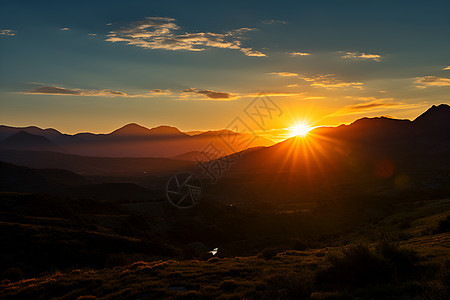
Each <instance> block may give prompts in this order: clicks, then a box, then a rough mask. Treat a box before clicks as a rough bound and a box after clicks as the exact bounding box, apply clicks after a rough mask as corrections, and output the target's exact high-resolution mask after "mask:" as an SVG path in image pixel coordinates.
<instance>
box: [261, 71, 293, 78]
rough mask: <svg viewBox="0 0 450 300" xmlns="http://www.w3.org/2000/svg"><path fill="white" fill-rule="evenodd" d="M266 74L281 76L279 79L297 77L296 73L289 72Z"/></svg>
mask: <svg viewBox="0 0 450 300" xmlns="http://www.w3.org/2000/svg"><path fill="white" fill-rule="evenodd" d="M267 74H271V75H278V76H281V77H293V76H298V74H297V73H291V72H271V73H267Z"/></svg>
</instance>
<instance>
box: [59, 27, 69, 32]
mask: <svg viewBox="0 0 450 300" xmlns="http://www.w3.org/2000/svg"><path fill="white" fill-rule="evenodd" d="M59 30H62V31H68V30H70V28H69V27H63V28H60V29H59Z"/></svg>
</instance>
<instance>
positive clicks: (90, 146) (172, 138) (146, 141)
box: [0, 123, 273, 157]
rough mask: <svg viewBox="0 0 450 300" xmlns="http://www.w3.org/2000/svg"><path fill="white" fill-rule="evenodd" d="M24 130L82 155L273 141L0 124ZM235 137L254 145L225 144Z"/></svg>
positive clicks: (226, 150) (158, 130) (159, 130)
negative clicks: (66, 131) (72, 131)
mask: <svg viewBox="0 0 450 300" xmlns="http://www.w3.org/2000/svg"><path fill="white" fill-rule="evenodd" d="M19 131H24V132H28V133H32V134H36V135H41V136H42V137H45V138H47V139H48V140H50V141H52V142H53V143H55V144H57V145H59V146H60V147H61V148H64V149H66V150H67V151H66V152H68V153H71V154H77V155H82V156H96V157H173V156H176V155H181V154H183V153H186V152H191V151H198V152H200V151H203V150H204V149H205V147H208V145H211V143H213V144H214V145H215V146H218V147H219V148H220V149H221V152H223V153H221V155H227V154H231V153H233V152H235V151H242V150H245V149H246V147H248V146H267V145H271V144H273V142H272V141H270V140H268V139H264V138H261V137H253V136H251V135H249V134H242V133H233V132H231V131H226V130H220V131H208V132H201V133H200V134H194V135H189V134H186V133H183V132H181V131H180V130H178V129H177V128H175V127H171V126H158V127H154V128H151V129H149V128H146V127H143V126H140V125H138V124H135V123H131V124H127V125H125V126H123V127H121V128H119V129H117V130H114V131H112V132H111V133H108V134H93V133H89V132H86V133H77V134H75V135H68V134H62V133H60V132H59V131H57V130H54V129H40V128H37V127H33V126H32V127H22V128H15V127H8V126H0V138H1V137H5V138H6V137H9V136H11V135H14V134H16V133H18V132H19ZM230 136H232V137H233V139H236V140H243V139H244V140H245V139H247V140H251V141H252V143H251V145H247V144H245V143H244V144H242V145H234V147H232V148H230V147H229V144H227V143H224V138H225V137H230ZM14 149H17V150H38V151H39V150H49V151H55V152H62V151H61V150H58V149H56V148H54V149H42V147H37V148H33V147H15V148H14Z"/></svg>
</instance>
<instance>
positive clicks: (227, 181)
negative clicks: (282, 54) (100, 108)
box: [0, 104, 450, 202]
mask: <svg viewBox="0 0 450 300" xmlns="http://www.w3.org/2000/svg"><path fill="white" fill-rule="evenodd" d="M28 131H30V132H28ZM28 131H25V130H24V128H20V129H17V128H16V129H13V128H12V127H6V126H3V127H2V130H0V132H3V133H4V134H5V135H8V136H7V137H6V138H5V139H4V140H3V141H2V142H1V144H0V145H3V146H4V147H5V148H3V149H0V161H4V162H7V163H11V164H15V165H19V166H26V167H29V168H34V169H33V170H31V171H30V170H27V169H14V168H15V166H9V165H3V166H2V168H3V173H2V176H1V178H2V181H3V184H4V185H5V187H4V188H3V190H11V189H12V190H13V191H16V189H15V188H16V187H17V189H19V187H21V186H22V187H25V188H24V191H28V189H29V188H30V187H34V189H31V191H41V192H46V190H47V188H46V187H48V186H49V184H48V182H49V181H50V182H51V183H52V187H51V189H50V190H51V191H55V190H56V191H59V193H60V194H62V195H76V196H77V197H84V196H86V197H88V196H89V195H93V197H95V198H97V199H102V198H104V197H106V196H107V195H110V197H111V199H117V198H126V199H128V198H130V199H134V198H139V199H143V198H145V197H147V198H148V197H149V196H148V195H150V194H152V193H153V194H157V195H161V192H162V191H163V190H164V187H165V184H166V182H167V179H168V178H169V177H170V176H172V175H173V174H176V173H178V172H180V171H182V170H191V171H201V170H200V168H196V163H195V162H194V161H192V160H195V157H196V156H197V155H199V154H200V152H199V151H198V150H193V151H188V152H185V153H183V154H180V155H175V156H171V157H170V158H151V157H147V158H140V157H129V158H124V157H93V156H81V155H74V154H70V153H62V152H63V151H67V152H68V151H69V149H70V150H71V151H73V149H77V148H76V146H80V145H81V146H80V148H79V149H82V147H85V148H84V149H85V150H86V151H88V150H89V151H94V150H95V149H97V150H98V151H100V150H101V151H105V152H102V153H104V154H105V153H109V154H111V153H115V154H116V155H119V154H121V153H127V154H130V151H128V152H126V151H127V149H126V146H127V145H128V146H129V145H135V144H139V143H143V144H144V145H148V147H149V148H148V149H149V150H148V151H154V152H148V153H157V152H156V151H158V150H160V151H162V150H164V151H165V153H166V154H167V153H174V152H176V151H174V150H173V149H172V150H171V151H169V150H170V149H169V150H166V148H162V149H159V148H157V146H158V145H162V146H161V147H163V146H164V147H169V146H173V147H176V149H178V150H179V149H180V146H179V145H188V142H187V141H193V143H194V144H196V143H198V144H199V141H207V140H209V139H210V138H211V137H213V138H217V139H219V137H218V132H206V133H201V134H197V135H194V136H192V137H190V136H188V135H186V134H184V133H182V132H180V131H178V130H177V129H176V128H173V127H167V126H162V127H157V128H153V129H148V128H145V127H141V126H139V125H136V124H133V125H127V126H125V127H122V128H120V129H118V130H116V131H114V132H112V133H110V134H105V135H95V134H90V133H87V134H78V135H74V136H68V135H64V134H61V133H56V131H55V130H51V129H50V130H42V129H39V128H36V127H30V128H28ZM36 133H40V134H39V135H36ZM219 134H220V133H219ZM233 134H235V133H233ZM44 135H46V136H44ZM80 136H81V137H80ZM174 136H177V137H179V138H174ZM50 137H51V138H52V139H51V140H50ZM64 139H67V141H69V142H64ZM184 139H186V142H185V140H184ZM191 139H193V140H191ZM217 139H216V140H215V141H217ZM79 140H82V141H83V143H75V142H73V143H72V142H71V141H79ZM180 141H181V142H180ZM58 142H59V143H58ZM198 144H197V145H198ZM60 145H64V148H60V147H61V146H60ZM107 145H109V146H110V147H112V148H116V147H117V149H112V150H111V151H110V152H107V150H108V149H107ZM150 145H151V146H153V147H156V148H154V149H153V148H151V147H150ZM13 146H14V147H13ZM20 148H26V149H27V150H26V151H23V150H17V149H20ZM29 149H34V150H37V149H41V150H45V151H30V150H29ZM66 149H67V150H66ZM186 149H187V147H186V148H184V149H183V150H186ZM119 150H120V151H122V152H120V151H119ZM138 150H139V149H138ZM138 150H136V149H132V150H131V152H132V153H134V154H138V153H139V152H137V151H138ZM114 151H116V152H114ZM133 151H135V152H133ZM142 153H144V152H142ZM146 153H147V152H146ZM230 157H232V158H233V160H234V163H232V164H231V165H230V169H229V170H227V171H226V172H224V174H223V176H222V177H220V178H219V180H218V181H217V183H216V184H214V185H208V191H207V193H208V194H209V195H214V198H215V199H219V198H220V199H222V200H224V201H231V202H239V201H241V200H242V201H260V200H262V201H271V202H278V201H296V202H298V201H319V200H320V199H322V200H323V199H326V200H330V201H332V200H333V199H335V198H336V197H338V196H339V197H341V198H346V199H347V198H352V197H357V196H358V197H359V196H361V195H363V196H364V197H365V199H367V198H368V197H369V198H370V196H371V195H372V196H373V197H380V195H384V196H389V197H397V198H401V197H414V196H415V195H418V194H420V193H422V194H423V193H425V194H427V193H430V195H437V194H439V193H443V195H448V194H449V193H450V106H448V105H445V104H442V105H439V106H433V107H431V108H430V109H428V110H427V111H426V112H425V113H423V114H422V115H421V116H419V117H418V118H416V119H415V120H414V121H410V120H398V119H392V118H386V117H378V118H362V119H359V120H356V121H355V122H353V123H352V124H350V125H341V126H338V127H319V128H316V129H314V130H313V131H311V132H310V133H309V134H308V136H307V137H304V138H302V137H293V138H290V139H287V140H285V141H283V142H281V143H278V144H275V145H273V146H269V147H254V148H249V149H245V150H243V151H240V155H239V157H238V158H236V157H235V155H233V154H231V156H230ZM43 168H47V169H48V168H50V169H52V170H53V171H52V170H46V171H45V170H40V171H36V169H43ZM54 169H64V170H68V171H62V170H59V171H54ZM19 171H20V172H19ZM9 172H12V173H11V174H21V175H20V176H18V177H16V179H14V176H12V177H11V176H10V175H9ZM64 172H66V173H64ZM70 172H76V173H77V174H80V175H82V176H85V177H86V178H88V179H89V180H91V182H90V183H86V182H84V183H83V180H84V179H83V178H81V179H80V178H79V177H77V176H78V175H77V174H74V173H70ZM36 173H38V175H39V176H38V177H36ZM20 178H22V179H20ZM56 178H60V179H59V180H60V181H59V182H58V183H56ZM18 182H20V184H19V183H18ZM27 182H29V183H30V184H27ZM70 182H77V185H79V186H80V187H77V188H76V189H75V190H73V188H70V189H68V188H67V186H68V185H70ZM208 182H209V181H205V183H208ZM114 183H117V184H118V185H117V184H116V185H114ZM121 183H124V184H123V185H121ZM132 183H134V184H137V185H130V184H132ZM55 184H57V185H58V186H61V185H63V186H65V188H64V191H63V192H61V190H60V189H59V188H58V189H55V188H54V187H55ZM92 184H97V185H92ZM98 184H100V185H98ZM110 184H113V185H111V186H110ZM8 186H9V187H10V188H7V187H8ZM11 187H12V188H11ZM141 187H145V188H146V190H139V189H140V188H141ZM0 190H1V189H0ZM108 190H110V191H116V192H114V193H105V191H108ZM19 191H20V189H19ZM68 191H70V193H69V192H68ZM83 191H84V192H83ZM150 191H153V192H150ZM135 192H136V194H133V193H135ZM127 193H130V194H129V195H130V197H127ZM134 195H136V197H135V196H134ZM439 195H440V194H439ZM220 201H221V200H220Z"/></svg>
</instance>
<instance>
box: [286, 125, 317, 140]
mask: <svg viewBox="0 0 450 300" xmlns="http://www.w3.org/2000/svg"><path fill="white" fill-rule="evenodd" d="M288 129H289V137H294V136H300V137H304V136H306V135H307V134H308V133H309V132H310V131H311V130H312V129H314V128H313V127H311V126H309V125H306V124H303V123H296V124H295V125H293V126H291V127H289V128H288Z"/></svg>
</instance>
